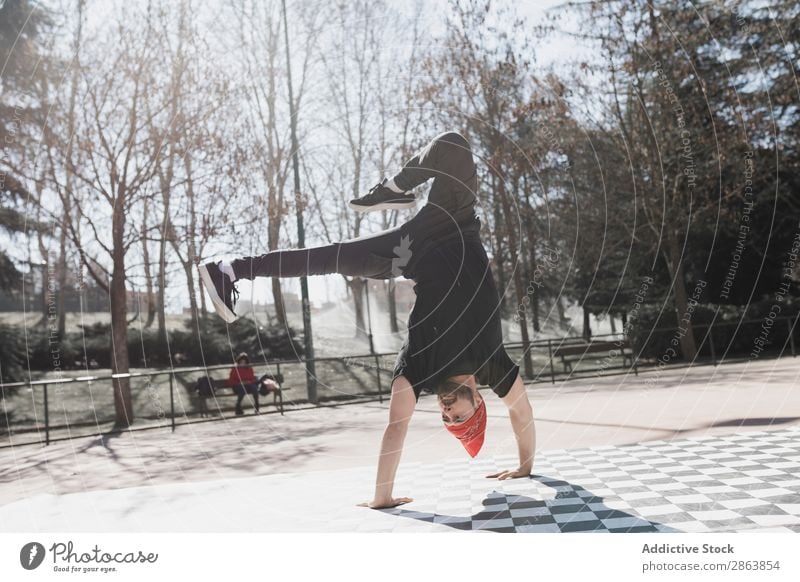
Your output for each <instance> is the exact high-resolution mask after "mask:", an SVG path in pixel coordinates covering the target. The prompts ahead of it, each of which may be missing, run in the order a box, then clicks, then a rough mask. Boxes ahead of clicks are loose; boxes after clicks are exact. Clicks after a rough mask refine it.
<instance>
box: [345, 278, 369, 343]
mask: <svg viewBox="0 0 800 582" xmlns="http://www.w3.org/2000/svg"><path fill="white" fill-rule="evenodd" d="M366 284H367V281H366V280H365V279H362V278H361V277H353V278H352V279H351V280H350V281H349V286H350V288H351V290H352V291H353V308H354V309H355V312H356V337H357V338H366V337H367V328H366V320H365V319H364V287H365V286H366Z"/></svg>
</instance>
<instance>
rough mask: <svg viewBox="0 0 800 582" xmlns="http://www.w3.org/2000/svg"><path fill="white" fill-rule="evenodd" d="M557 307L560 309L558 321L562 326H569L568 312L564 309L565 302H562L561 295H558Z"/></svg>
mask: <svg viewBox="0 0 800 582" xmlns="http://www.w3.org/2000/svg"><path fill="white" fill-rule="evenodd" d="M556 309H557V310H558V323H559V325H560V326H561V327H566V326H567V314H566V312H565V311H564V304H563V303H562V302H561V295H559V296H558V297H556Z"/></svg>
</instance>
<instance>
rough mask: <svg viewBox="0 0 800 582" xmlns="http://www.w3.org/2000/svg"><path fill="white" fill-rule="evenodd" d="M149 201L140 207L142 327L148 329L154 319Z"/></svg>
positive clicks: (145, 201)
mask: <svg viewBox="0 0 800 582" xmlns="http://www.w3.org/2000/svg"><path fill="white" fill-rule="evenodd" d="M148 208H149V201H148V200H147V198H145V199H144V204H143V205H142V261H143V262H144V286H145V292H146V293H147V321H146V322H145V324H144V326H145V327H146V328H150V327H152V326H153V321H155V319H156V311H155V301H156V298H155V294H154V293H153V273H152V270H151V268H150V245H149V244H148V241H147V228H148V224H147V217H148Z"/></svg>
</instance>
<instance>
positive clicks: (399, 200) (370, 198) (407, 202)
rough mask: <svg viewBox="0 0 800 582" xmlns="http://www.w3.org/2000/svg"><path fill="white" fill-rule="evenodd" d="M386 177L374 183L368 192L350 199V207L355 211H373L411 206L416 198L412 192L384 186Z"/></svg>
mask: <svg viewBox="0 0 800 582" xmlns="http://www.w3.org/2000/svg"><path fill="white" fill-rule="evenodd" d="M385 183H386V178H384V179H383V180H381V183H380V184H375V186H373V187H372V189H371V190H370V191H369V193H368V194H365V195H364V196H362V197H361V198H355V199H354V200H351V201H350V208H352V209H353V210H355V211H356V212H373V211H375V210H395V209H399V208H413V207H414V206H415V205H416V203H417V199H416V197H415V196H414V195H413V194H406V193H405V192H401V193H399V194H398V193H397V192H395V191H394V190H392V189H390V188H387V187H386V186H384V184H385Z"/></svg>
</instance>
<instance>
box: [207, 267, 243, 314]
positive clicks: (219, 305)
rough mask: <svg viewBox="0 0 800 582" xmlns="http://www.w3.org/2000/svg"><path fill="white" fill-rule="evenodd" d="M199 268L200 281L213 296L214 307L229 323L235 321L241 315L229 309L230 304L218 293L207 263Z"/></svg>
mask: <svg viewBox="0 0 800 582" xmlns="http://www.w3.org/2000/svg"><path fill="white" fill-rule="evenodd" d="M198 270H199V271H200V281H202V282H203V287H205V288H206V293H207V294H208V296H209V297H210V298H211V304H212V305H213V306H214V309H215V310H216V312H217V315H219V316H220V317H221V318H222V319H224V320H225V321H227V322H228V323H233V322H234V321H236V320H237V319H239V316H238V315H236V314H235V313H234V312H233V311H231V310H230V309H228V306H227V305H225V302H224V301H223V300H222V297H220V296H219V295H217V290H216V289H215V288H214V283H213V282H212V281H211V275H209V273H208V269H207V268H206V266H205V265H199V266H198Z"/></svg>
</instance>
